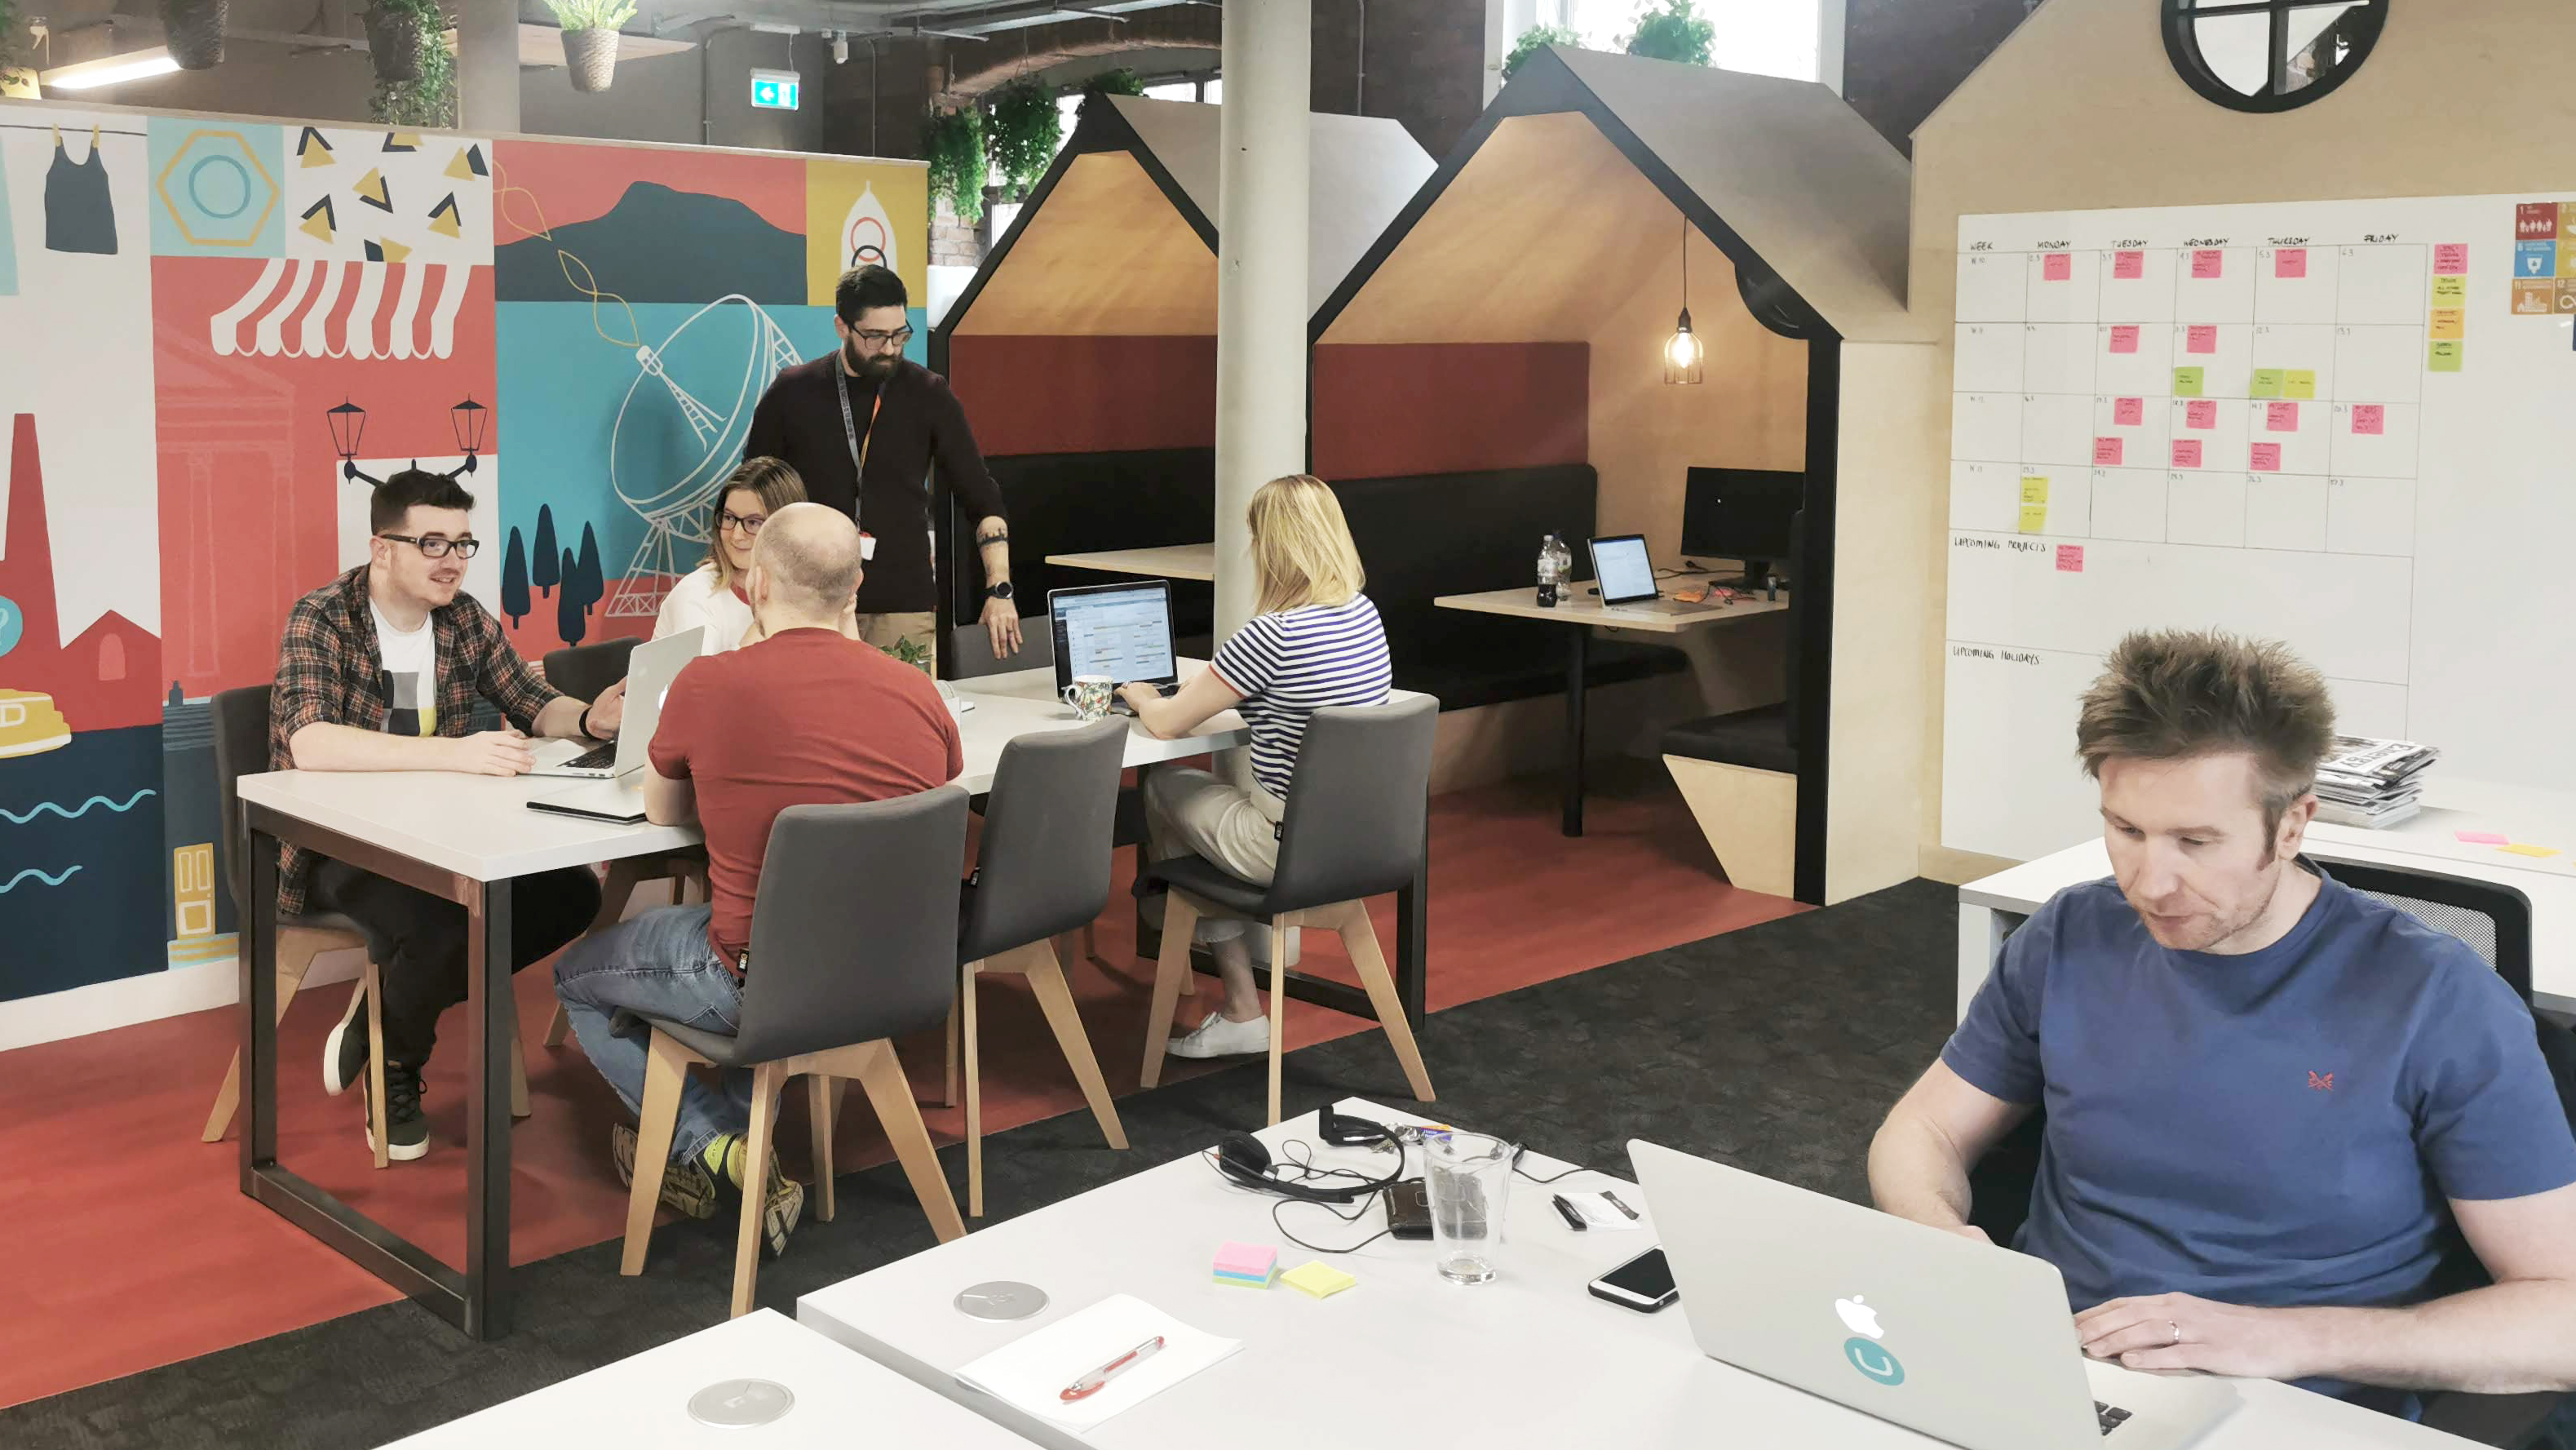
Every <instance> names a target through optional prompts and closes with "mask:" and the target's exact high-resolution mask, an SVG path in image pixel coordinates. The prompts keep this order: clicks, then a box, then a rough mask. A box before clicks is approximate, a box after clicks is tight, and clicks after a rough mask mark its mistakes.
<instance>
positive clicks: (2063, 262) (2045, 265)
mask: <svg viewBox="0 0 2576 1450" xmlns="http://www.w3.org/2000/svg"><path fill="white" fill-rule="evenodd" d="M2039 275H2040V276H2041V277H2043V278H2045V279H2046V280H2048V281H2051V282H2070V281H2073V280H2074V278H2075V259H2074V258H2073V257H2070V256H2068V255H2067V254H2065V253H2064V252H2051V253H2049V254H2048V255H2047V256H2045V257H2043V258H2041V259H2040V263H2039Z"/></svg>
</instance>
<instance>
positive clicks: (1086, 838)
mask: <svg viewBox="0 0 2576 1450" xmlns="http://www.w3.org/2000/svg"><path fill="white" fill-rule="evenodd" d="M1126 744H1127V721H1126V720H1125V719H1124V718H1123V717H1121V718H1116V719H1109V720H1102V721H1098V722H1096V723H1094V724H1090V725H1085V726H1083V727H1081V728H1080V729H1078V730H1059V731H1052V732H1049V733H1046V734H1041V735H1023V736H1020V737H1019V738H1017V739H1015V740H1013V741H1012V742H1011V743H1010V744H1008V745H1005V746H1003V747H1002V762H1001V764H1000V765H999V766H998V767H997V768H996V769H995V770H994V772H993V790H992V794H991V796H990V797H989V798H988V799H987V801H986V802H985V806H984V837H983V841H982V843H981V845H980V846H979V847H978V849H977V851H976V856H975V879H974V880H973V881H972V882H970V883H969V884H968V885H967V886H966V887H965V888H964V900H963V902H962V903H961V905H960V908H959V919H958V928H957V959H958V961H959V963H960V964H961V965H960V966H959V968H958V973H959V975H958V986H957V1006H958V1011H957V1016H956V1017H955V1018H954V1019H952V1020H954V1021H955V1022H956V1023H957V1037H956V1039H955V1041H954V1042H953V1043H952V1052H954V1051H955V1050H956V1049H958V1048H961V1047H962V1049H963V1056H964V1060H965V1079H966V1211H967V1212H968V1213H969V1214H971V1215H974V1216H975V1217H977V1218H981V1217H983V1214H984V1094H983V1088H982V1083H981V1081H980V1072H979V1066H978V1050H977V1046H976V1031H975V979H976V978H977V977H978V976H984V975H989V974H993V973H1000V972H1016V973H1018V974H1020V975H1021V976H1024V977H1026V978H1028V981H1029V990H1030V991H1031V992H1032V993H1033V994H1034V995H1035V996H1036V997H1037V999H1038V1008H1039V1010H1040V1011H1043V1012H1044V1013H1045V1014H1046V1019H1047V1026H1048V1027H1050V1028H1052V1029H1054V1032H1055V1040H1056V1045H1057V1046H1059V1047H1061V1048H1063V1049H1064V1060H1065V1062H1066V1063H1067V1064H1068V1065H1070V1066H1071V1067H1072V1068H1073V1076H1074V1080H1075V1081H1076V1082H1078V1083H1080V1084H1081V1085H1082V1096H1083V1098H1084V1100H1085V1101H1087V1102H1089V1103H1090V1104H1091V1115H1092V1116H1093V1117H1094V1118H1097V1119H1098V1120H1099V1121H1100V1132H1101V1136H1103V1137H1105V1138H1107V1139H1108V1140H1109V1146H1110V1147H1112V1148H1118V1149H1124V1148H1125V1147H1126V1146H1127V1133H1126V1130H1125V1129H1123V1128H1121V1127H1119V1125H1118V1110H1117V1109H1116V1108H1114V1107H1111V1106H1110V1104H1109V1086H1108V1084H1107V1083H1105V1082H1103V1081H1102V1080H1101V1076H1100V1063H1099V1062H1098V1060H1097V1059H1095V1058H1094V1057H1093V1056H1092V1055H1091V1039H1090V1038H1089V1037H1088V1036H1086V1035H1084V1033H1083V1030H1082V1018H1081V1016H1080V1014H1078V1013H1077V1012H1076V1011H1075V1010H1074V1005H1073V991H1072V989H1071V988H1069V987H1067V986H1066V985H1065V980H1064V962H1063V958H1062V956H1061V955H1060V954H1059V953H1058V952H1057V950H1056V941H1055V939H1056V938H1057V937H1059V936H1061V935H1064V934H1066V933H1070V932H1072V931H1073V930H1074V929H1075V928H1077V927H1080V926H1083V925H1086V924H1087V923H1089V922H1090V921H1091V919H1092V918H1094V917H1096V916H1098V915H1100V912H1101V910H1102V908H1104V907H1106V906H1107V905H1108V904H1109V861H1110V844H1109V843H1110V828H1111V826H1112V824H1113V820H1112V818H1113V817H1114V816H1115V815H1116V813H1117V806H1118V773H1119V758H1120V756H1121V755H1122V754H1123V753H1124V751H1125V749H1126Z"/></svg>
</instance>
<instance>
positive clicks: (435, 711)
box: [268, 469, 625, 1159]
mask: <svg viewBox="0 0 2576 1450" xmlns="http://www.w3.org/2000/svg"><path fill="white" fill-rule="evenodd" d="M473 506H474V499H473V496H472V495H471V494H468V493H467V492H466V491H465V489H464V487H463V486H462V485H460V484H458V483H457V482H456V481H455V480H454V479H451V478H443V477H441V476H439V475H437V474H434V473H424V472H421V471H419V470H417V469H411V470H406V471H404V472H401V473H397V474H395V475H394V476H393V477H392V478H390V479H387V480H386V481H385V483H384V484H383V485H382V486H381V487H379V488H378V489H377V490H376V493H375V498H374V500H373V503H372V504H371V506H370V508H369V512H368V528H369V530H370V531H371V533H372V535H373V537H372V538H370V539H369V541H368V549H367V554H368V561H367V562H366V563H365V564H363V565H360V566H359V567H358V568H356V569H352V570H350V571H349V572H348V573H346V574H343V575H341V576H340V577H339V578H337V579H334V580H333V581H331V582H330V583H328V584H326V585H324V586H322V587H321V588H319V589H316V590H314V591H313V592H312V593H310V594H307V595H305V596H304V597H303V598H302V599H299V600H297V601H296V603H295V608H294V609H293V610H292V611H290V612H289V613H288V615H287V618H286V634H285V638H284V640H283V641H282V642H281V643H280V644H279V646H278V654H277V683H276V685H275V687H274V688H273V690H272V691H271V693H270V696H269V709H268V735H269V763H270V765H271V766H272V767H273V768H275V769H278V770H290V769H291V770H367V771H397V770H417V771H459V772H463V773H466V774H470V775H505V776H506V775H523V774H525V773H527V772H528V771H529V770H531V769H533V768H534V767H535V764H536V761H535V757H534V756H533V754H532V753H531V752H530V749H529V746H528V738H527V737H528V735H529V734H535V735H542V736H555V737H568V738H589V739H594V740H604V739H611V738H614V737H615V736H616V734H617V725H618V721H619V719H620V717H621V716H622V715H623V714H624V705H625V686H624V685H623V684H622V683H621V684H618V685H613V686H611V687H610V688H609V689H608V690H607V691H606V692H605V693H603V694H602V695H601V696H600V697H599V699H598V700H597V701H596V702H594V703H592V704H590V705H584V704H583V703H582V702H581V701H579V700H575V699H570V698H568V697H566V696H564V695H561V694H558V693H556V692H555V691H554V690H553V689H551V688H549V687H548V686H547V685H546V683H545V681H543V680H541V679H539V678H538V677H537V675H536V673H535V672H534V671H532V670H530V669H529V668H528V665H527V662H526V661H524V660H522V659H520V658H519V654H518V651H516V650H514V649H512V648H511V647H510V642H509V640H508V639H506V638H504V637H503V635H502V633H501V626H500V624H499V622H498V621H496V620H494V619H493V617H492V616H491V615H490V614H487V613H485V612H484V609H483V606H482V605H480V604H478V603H476V602H475V600H474V597H473V596H472V595H470V594H465V593H463V592H461V590H462V586H463V584H464V582H465V561H466V560H468V559H470V558H472V557H474V554H475V552H476V550H477V549H478V548H480V547H481V546H480V543H479V542H478V541H477V540H476V539H475V538H474V536H473V534H472V533H471V532H470V522H471V520H470V519H469V517H468V514H469V511H470V510H471V509H472V508H473ZM484 702H488V703H489V704H490V705H491V706H492V707H493V708H495V709H497V710H498V711H499V712H500V713H501V715H502V716H503V717H504V718H505V719H506V720H507V722H508V724H507V725H506V726H505V727H504V728H502V729H498V730H483V731H477V730H476V729H475V728H474V725H475V719H474V717H475V715H476V713H477V706H478V705H479V704H481V703H484ZM523 732H524V733H523ZM419 789H420V790H422V791H423V792H426V793H432V794H434V793H436V792H437V791H438V790H439V789H440V786H439V785H438V783H437V782H436V781H423V782H421V784H420V786H419ZM278 865H279V876H278V890H277V909H278V912H279V914H280V915H281V916H288V917H292V916H300V915H303V914H305V913H307V912H337V913H339V914H341V915H343V916H346V917H348V918H350V919H351V920H352V921H354V922H355V923H357V926H358V930H359V931H360V932H362V933H363V934H364V935H365V936H366V938H367V950H368V952H369V953H370V954H371V955H372V956H373V958H374V960H375V963H376V965H377V967H378V969H379V970H380V972H381V974H382V977H383V982H384V995H385V1000H384V1003H383V1020H384V1043H383V1048H384V1054H385V1098H386V1112H385V1119H386V1154H387V1156H388V1157H393V1158H403V1159H410V1158H418V1157H419V1156H421V1155H422V1154H423V1153H425V1152H427V1151H428V1150H429V1129H428V1123H427V1120H426V1119H425V1118H424V1117H423V1116H422V1114H421V1107H420V1089H421V1070H422V1068H423V1067H424V1066H426V1065H427V1063H428V1061H429V1054H430V1049H431V1047H432V1045H433V1044H434V1043H435V1042H436V1040H437V1035H438V1015H439V1014H440V1013H441V1012H444V1011H446V1010H447V1009H448V1008H449V1007H452V1006H454V1005H456V1004H457V1003H459V1002H462V1001H464V1000H465V962H466V940H465V931H466V917H465V908H464V907H462V906H459V905H457V904H456V903H455V902H452V901H441V900H439V899H438V898H436V897H433V896H430V895H428V894H427V893H425V892H421V891H417V890H414V889H413V888H411V887H408V886H404V885H402V884H400V883H398V882H393V881H388V880H386V879H384V878H383V877H381V876H377V875H374V874H372V873H370V872H366V871H361V870H359V869H358V868H356V867H354V866H351V865H348V864H347V863H345V862H341V861H335V860H332V859H330V858H328V857H324V856H319V855H316V854H314V853H312V852H309V851H305V850H302V849H299V848H297V847H293V846H288V847H284V848H283V849H282V850H281V851H280V853H279V863H278ZM511 905H512V910H511V920H510V926H511V933H510V935H511V944H510V945H511V953H510V965H511V969H512V970H514V971H515V970H517V969H519V968H521V967H525V966H527V965H528V964H530V963H531V962H536V961H540V960H542V959H544V958H545V957H547V956H549V955H551V954H552V953H553V952H554V950H555V949H556V948H558V947H560V946H562V945H563V944H564V943H566V942H568V941H571V940H572V939H573V938H574V937H577V936H579V935H581V933H582V932H583V931H584V930H585V929H587V928H588V927H589V925H590V921H591V918H592V917H593V916H594V915H596V914H597V912H598V909H599V882H598V879H597V878H596V877H594V876H593V875H592V874H591V873H590V872H588V871H586V870H582V869H579V868H573V869H568V870H563V871H550V872H547V873H545V874H543V875H539V876H530V877H525V878H523V879H521V880H520V881H519V882H517V883H516V886H515V889H514V891H513V893H512V901H511ZM361 1005H363V1003H362V999H361V998H359V997H356V996H352V998H351V999H350V1003H349V1011H348V1014H347V1015H346V1016H345V1017H343V1018H342V1019H341V1022H340V1024H339V1026H337V1027H335V1028H333V1029H332V1032H331V1036H330V1038H329V1040H328V1041H327V1042H325V1044H324V1046H323V1049H322V1085H323V1087H324V1088H325V1089H326V1090H327V1091H329V1092H331V1093H332V1094H333V1095H335V1096H336V1095H337V1094H339V1093H341V1092H344V1091H346V1090H347V1089H348V1087H349V1085H350V1084H351V1083H354V1082H357V1081H358V1080H359V1079H360V1078H361V1077H363V1076H364V1075H365V1072H366V1066H367V1054H368V1042H367V1031H366V1027H365V1025H364V1019H363V1018H362V1017H361V1016H360V1015H359V1008H360V1006H361ZM362 1096H363V1095H362ZM376 1131H377V1129H376V1124H375V1123H374V1122H373V1120H372V1114H371V1115H370V1120H369V1122H368V1123H367V1133H368V1144H369V1147H370V1148H371V1149H372V1148H373V1146H374V1135H375V1133H376Z"/></svg>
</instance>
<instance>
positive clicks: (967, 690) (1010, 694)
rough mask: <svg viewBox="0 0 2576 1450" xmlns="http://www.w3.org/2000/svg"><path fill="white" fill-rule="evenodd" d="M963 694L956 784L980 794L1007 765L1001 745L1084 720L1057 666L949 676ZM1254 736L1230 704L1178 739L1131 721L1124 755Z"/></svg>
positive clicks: (1159, 756) (1146, 757) (1195, 750)
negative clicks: (967, 703) (1058, 680)
mask: <svg viewBox="0 0 2576 1450" xmlns="http://www.w3.org/2000/svg"><path fill="white" fill-rule="evenodd" d="M1205 668H1207V661H1205V660H1193V659H1184V660H1182V661H1180V668H1179V671H1178V673H1179V675H1180V677H1181V678H1182V679H1183V680H1187V679H1188V678H1189V677H1190V676H1191V675H1193V674H1196V673H1197V672H1198V671H1200V670H1203V669H1205ZM950 683H951V684H952V685H954V686H955V687H956V690H957V693H958V694H959V695H962V696H965V697H967V698H969V699H972V700H973V701H974V702H975V708H974V709H972V710H969V711H967V712H966V713H964V714H963V715H960V716H958V717H957V733H958V736H959V740H960V743H961V744H962V745H963V746H964V747H965V751H966V770H965V773H964V774H961V775H959V776H958V777H957V782H956V783H957V784H959V785H962V786H964V787H965V788H966V789H968V790H969V791H973V792H975V793H977V794H981V793H983V792H985V791H988V790H991V789H992V788H993V772H994V771H996V770H999V769H1000V768H1001V765H1002V747H1003V746H1005V745H1008V744H1010V743H1011V742H1012V741H1013V740H1015V739H1017V738H1019V737H1020V736H1022V735H1038V734H1043V733H1045V732H1047V731H1050V730H1071V729H1074V728H1076V727H1077V726H1079V725H1081V724H1082V720H1081V717H1079V716H1077V715H1075V714H1074V713H1073V707H1072V706H1071V705H1068V704H1066V703H1065V702H1064V701H1063V700H1062V699H1060V698H1058V697H1057V695H1056V692H1055V671H1054V670H1053V669H1044V670H1013V671H1011V672H1010V673H1009V674H1006V675H985V676H983V677H981V678H980V679H972V680H953V681H950ZM1251 742H1252V727H1250V726H1248V725H1246V724H1244V723H1243V717H1242V716H1241V715H1238V714H1236V713H1234V712H1233V711H1232V710H1227V711H1225V712H1223V713H1222V714H1219V715H1217V716H1216V717H1214V718H1213V719H1211V720H1209V721H1208V722H1207V723H1206V724H1205V725H1202V726H1200V727H1199V732H1198V733H1197V734H1196V735H1187V736H1183V737H1182V738H1180V739H1178V740H1157V739H1155V738H1154V737H1153V736H1152V735H1151V734H1149V733H1147V732H1146V729H1145V727H1144V726H1143V725H1141V724H1138V723H1137V722H1135V721H1133V720H1130V721H1128V722H1127V749H1126V752H1125V754H1124V755H1123V757H1122V761H1123V763H1124V764H1127V765H1153V764H1156V763H1158V762H1161V761H1166V760H1185V759H1188V758H1189V757H1190V756H1193V755H1206V754H1208V753H1209V752H1211V751H1217V750H1232V749H1233V748H1235V747H1236V746H1238V745H1248V744H1250V743H1251Z"/></svg>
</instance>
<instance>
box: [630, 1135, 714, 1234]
mask: <svg viewBox="0 0 2576 1450" xmlns="http://www.w3.org/2000/svg"><path fill="white" fill-rule="evenodd" d="M608 1156H609V1157H610V1158H612V1159H614V1160H616V1163H617V1181H618V1182H620V1183H623V1184H625V1185H626V1186H627V1187H629V1188H633V1187H634V1186H635V1130H634V1129H633V1128H630V1127H628V1126H626V1125H625V1124H624V1123H619V1124H617V1125H616V1126H614V1127H612V1128H610V1129H609V1130H608ZM662 1206H663V1207H664V1208H674V1209H678V1210H679V1211H680V1212H681V1213H683V1214H685V1215H687V1216H688V1217H690V1218H713V1217H715V1212H716V1181H715V1178H714V1177H713V1176H712V1175H711V1174H709V1173H708V1172H707V1165H706V1164H704V1163H701V1162H699V1161H698V1160H697V1159H695V1158H674V1159H672V1160H671V1164H670V1166H669V1167H667V1168H665V1169H663V1170H662Z"/></svg>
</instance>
